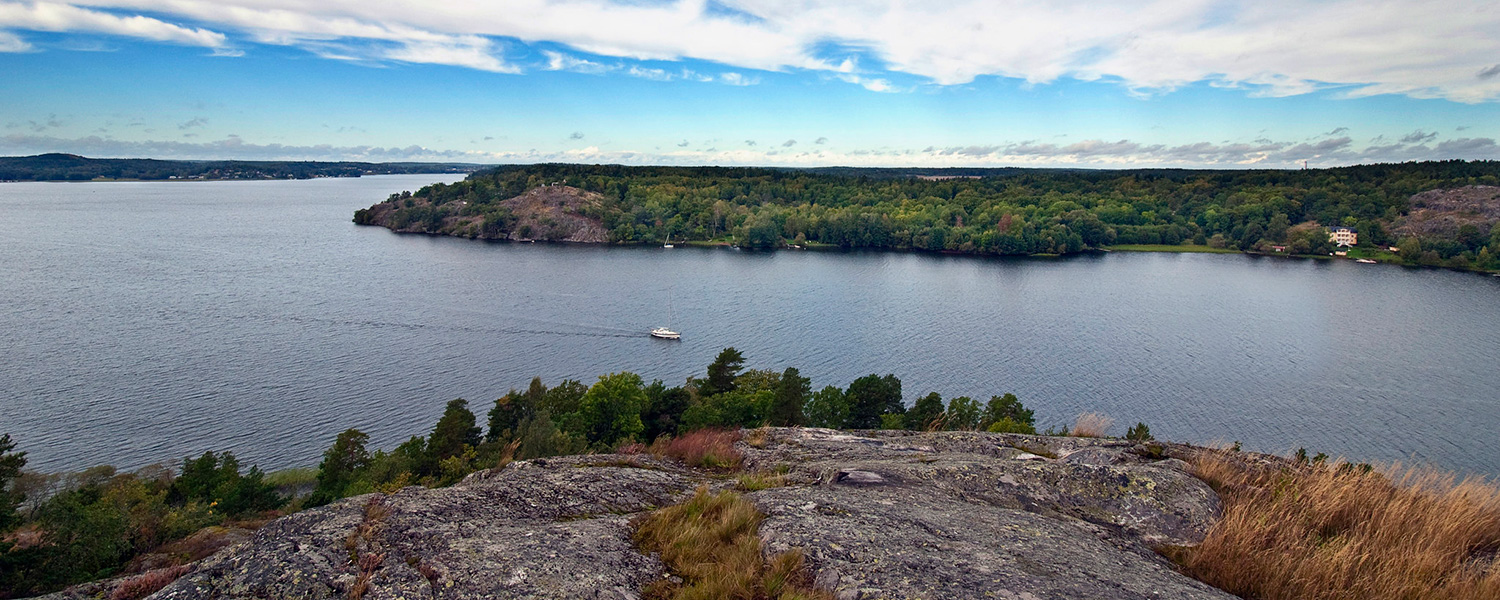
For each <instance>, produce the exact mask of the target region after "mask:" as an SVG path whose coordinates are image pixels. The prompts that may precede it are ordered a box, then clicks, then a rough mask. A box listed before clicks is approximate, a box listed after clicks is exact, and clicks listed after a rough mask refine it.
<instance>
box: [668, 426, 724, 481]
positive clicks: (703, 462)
mask: <svg viewBox="0 0 1500 600" xmlns="http://www.w3.org/2000/svg"><path fill="white" fill-rule="evenodd" d="M739 439H740V432H739V431H738V430H729V429H699V430H697V431H693V432H689V433H685V434H683V435H680V436H678V437H675V438H670V439H668V438H660V439H657V440H656V441H655V442H653V443H652V444H651V453H652V454H655V455H657V456H670V457H672V458H675V459H677V460H680V461H682V462H684V463H687V464H688V465H689V466H693V467H706V468H709V469H724V470H731V471H732V470H736V469H739V468H740V465H742V464H744V462H745V457H744V455H743V454H740V451H739V450H737V449H736V448H735V447H734V443H735V442H737V441H739Z"/></svg>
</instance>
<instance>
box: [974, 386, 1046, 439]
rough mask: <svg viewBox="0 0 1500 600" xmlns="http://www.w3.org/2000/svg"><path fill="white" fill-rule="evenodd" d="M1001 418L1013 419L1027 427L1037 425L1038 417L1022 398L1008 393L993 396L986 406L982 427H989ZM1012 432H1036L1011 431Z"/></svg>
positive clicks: (981, 420)
mask: <svg viewBox="0 0 1500 600" xmlns="http://www.w3.org/2000/svg"><path fill="white" fill-rule="evenodd" d="M1001 419H1010V420H1011V421H1013V422H1015V423H1017V424H1020V425H1022V426H1025V427H1031V428H1035V427H1036V417H1035V415H1034V413H1033V411H1031V410H1030V409H1028V408H1026V407H1025V406H1022V405H1021V400H1020V399H1019V398H1016V395H1015V394H1010V393H1007V394H1005V395H1004V396H991V397H990V401H989V403H988V404H986V405H985V407H984V416H983V417H982V418H981V419H980V423H979V425H980V427H981V428H982V429H989V426H990V425H991V424H993V423H995V422H996V421H999V420H1001ZM1011 433H1035V431H1030V432H1011Z"/></svg>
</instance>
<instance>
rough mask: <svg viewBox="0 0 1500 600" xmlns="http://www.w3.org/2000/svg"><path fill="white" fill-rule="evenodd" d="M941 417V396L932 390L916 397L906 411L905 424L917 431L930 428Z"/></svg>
mask: <svg viewBox="0 0 1500 600" xmlns="http://www.w3.org/2000/svg"><path fill="white" fill-rule="evenodd" d="M942 417H943V397H942V396H940V395H938V393H937V392H932V393H930V394H927V395H926V396H923V397H922V398H920V399H918V400H917V402H916V403H915V404H913V405H912V407H911V410H909V411H907V412H906V426H907V428H909V429H915V430H917V431H926V430H928V429H931V428H932V427H933V425H934V424H936V423H939V420H940V419H942Z"/></svg>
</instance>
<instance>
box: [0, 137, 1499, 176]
mask: <svg viewBox="0 0 1500 600" xmlns="http://www.w3.org/2000/svg"><path fill="white" fill-rule="evenodd" d="M43 152H70V153H75V154H82V155H85V156H93V157H138V156H152V157H158V158H176V159H246V160H357V161H373V162H382V161H446V162H477V163H536V162H580V163H594V164H599V163H621V164H638V165H642V164H644V165H763V166H778V165H779V166H826V165H847V166H935V167H950V166H976V167H999V166H1032V167H1084V168H1142V167H1187V168H1193V167H1210V168H1296V167H1300V166H1301V164H1302V161H1304V160H1307V161H1309V162H1310V163H1311V165H1312V166H1314V167H1330V166H1340V165H1350V164H1360V163H1371V162H1400V161H1410V160H1441V159H1451V158H1461V159H1469V160H1474V159H1500V144H1497V142H1496V140H1495V139H1493V138H1488V137H1474V138H1459V139H1453V140H1447V141H1443V142H1440V143H1438V144H1437V145H1436V146H1429V145H1427V144H1425V143H1419V144H1411V143H1401V142H1396V143H1390V144H1377V143H1375V142H1374V141H1371V142H1369V143H1366V144H1365V145H1363V146H1361V145H1359V144H1356V143H1355V142H1354V141H1353V140H1351V139H1350V138H1348V137H1337V138H1330V139H1323V140H1317V141H1312V142H1290V141H1270V140H1262V141H1254V142H1223V143H1214V142H1195V143H1187V144H1178V145H1167V144H1153V143H1143V142H1138V141H1134V140H1128V139H1126V140H1101V139H1090V140H1084V141H1080V142H1074V143H1069V144H1053V143H1043V142H1037V141H1006V142H998V143H988V144H973V145H968V146H951V147H928V148H924V149H916V148H889V147H882V148H856V149H834V148H829V147H827V146H820V145H817V144H816V143H815V144H814V146H812V147H809V148H808V149H807V150H805V151H800V152H799V151H794V150H791V146H788V145H787V144H785V143H782V144H773V145H768V146H761V145H760V144H758V143H755V141H754V140H744V143H743V145H741V144H735V145H734V147H732V148H730V149H727V150H719V149H718V147H709V148H707V149H705V150H693V149H690V148H688V147H687V146H686V145H683V144H678V145H677V148H675V149H672V150H670V151H667V152H660V151H657V152H644V151H637V150H629V149H625V150H602V149H600V148H599V147H598V146H593V145H591V146H587V147H584V148H571V149H558V150H535V149H533V150H527V151H501V152H480V151H464V150H443V149H435V148H428V147H425V146H420V145H407V146H390V147H382V146H332V145H314V146H290V145H282V144H254V143H250V142H246V141H245V140H243V139H241V138H239V137H237V136H229V137H226V138H224V139H221V140H216V141H205V142H185V141H152V140H147V141H132V140H117V139H114V138H110V137H101V136H88V137H82V138H76V139H69V138H60V137H56V136H47V135H42V134H40V133H26V134H21V133H14V134H8V135H0V155H20V154H39V153H43Z"/></svg>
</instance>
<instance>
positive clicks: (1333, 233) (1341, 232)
mask: <svg viewBox="0 0 1500 600" xmlns="http://www.w3.org/2000/svg"><path fill="white" fill-rule="evenodd" d="M1328 241H1330V242H1333V244H1334V245H1335V246H1353V245H1355V244H1358V243H1359V232H1357V231H1355V230H1354V228H1353V227H1330V228H1328Z"/></svg>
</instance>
